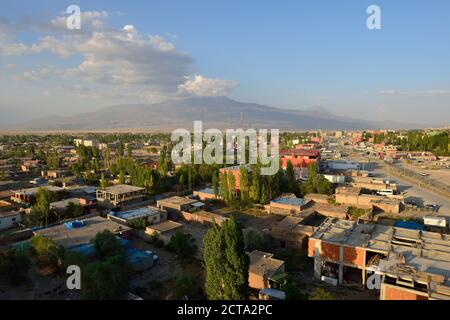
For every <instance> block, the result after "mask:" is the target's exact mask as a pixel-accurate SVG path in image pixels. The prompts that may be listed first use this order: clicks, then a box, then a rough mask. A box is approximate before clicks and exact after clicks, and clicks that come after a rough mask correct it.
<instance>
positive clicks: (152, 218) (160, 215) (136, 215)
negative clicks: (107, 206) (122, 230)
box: [107, 206, 167, 225]
mask: <svg viewBox="0 0 450 320" xmlns="http://www.w3.org/2000/svg"><path fill="white" fill-rule="evenodd" d="M107 218H108V219H109V220H112V221H115V222H117V223H120V224H123V225H129V223H130V222H132V221H137V220H140V219H145V220H147V221H148V223H149V224H150V225H153V224H158V223H161V222H163V221H166V220H167V211H165V210H161V209H159V208H155V207H151V206H147V207H144V208H137V209H132V210H127V211H122V212H114V211H111V212H110V213H109V214H108V215H107Z"/></svg>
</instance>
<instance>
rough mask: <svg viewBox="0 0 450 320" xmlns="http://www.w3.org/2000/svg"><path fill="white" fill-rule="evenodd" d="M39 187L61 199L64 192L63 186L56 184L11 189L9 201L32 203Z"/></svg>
mask: <svg viewBox="0 0 450 320" xmlns="http://www.w3.org/2000/svg"><path fill="white" fill-rule="evenodd" d="M40 188H43V189H45V190H47V191H49V192H53V193H54V194H55V195H56V197H57V198H58V199H61V198H62V197H63V195H64V192H65V189H64V188H60V187H56V186H43V187H38V188H29V189H20V190H15V191H13V194H12V196H11V201H14V202H17V203H23V204H28V205H32V204H34V203H35V202H36V194H37V192H38V190H39V189H40Z"/></svg>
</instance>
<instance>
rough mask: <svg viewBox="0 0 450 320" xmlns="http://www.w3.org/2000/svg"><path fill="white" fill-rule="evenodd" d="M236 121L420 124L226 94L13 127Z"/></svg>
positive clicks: (308, 125)
mask: <svg viewBox="0 0 450 320" xmlns="http://www.w3.org/2000/svg"><path fill="white" fill-rule="evenodd" d="M241 119H242V122H243V127H244V128H268V129H270V128H277V129H280V130H314V129H327V130H344V129H348V130H362V129H376V128H385V129H392V128H397V129H403V128H416V127H424V125H414V124H402V123H396V122H389V123H387V122H382V123H381V122H380V123H376V122H371V121H366V120H361V119H353V118H347V117H340V116H337V115H334V114H332V113H330V112H328V111H327V110H326V109H324V108H323V107H319V106H315V107H311V108H309V109H306V110H294V109H279V108H274V107H269V106H266V105H261V104H256V103H243V102H238V101H236V100H233V99H230V98H227V97H189V98H183V99H173V100H169V101H164V102H160V103H154V104H127V105H115V106H109V107H105V108H102V109H100V110H98V111H95V112H89V113H80V114H76V115H73V116H68V117H62V116H53V117H46V118H42V119H36V120H33V121H28V122H26V123H23V124H21V125H17V126H14V128H13V129H19V128H20V130H29V131H52V130H55V131H56V130H61V131H63V130H80V131H81V130H113V129H142V130H160V131H162V130H173V129H175V128H186V129H191V128H192V127H193V122H194V121H195V120H201V121H203V128H204V129H206V128H218V129H224V128H237V127H239V126H240V123H241Z"/></svg>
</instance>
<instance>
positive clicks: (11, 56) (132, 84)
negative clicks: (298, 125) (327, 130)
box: [0, 0, 450, 127]
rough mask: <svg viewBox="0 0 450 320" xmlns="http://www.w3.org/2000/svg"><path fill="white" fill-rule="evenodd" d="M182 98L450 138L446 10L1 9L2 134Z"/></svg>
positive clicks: (132, 4)
mask: <svg viewBox="0 0 450 320" xmlns="http://www.w3.org/2000/svg"><path fill="white" fill-rule="evenodd" d="M70 5H77V6H79V7H80V9H81V20H80V21H81V29H80V30H69V29H68V28H67V23H66V22H67V18H68V16H69V15H70V14H68V13H66V9H67V7H68V6H70ZM370 5H377V6H378V7H379V8H380V13H381V14H380V21H381V29H375V30H370V29H368V27H367V19H368V17H369V16H370V14H368V13H367V8H368V7H369V6H370ZM186 96H229V97H230V98H232V99H236V100H238V101H242V102H255V103H260V104H265V105H270V106H273V107H278V108H290V109H307V108H310V107H313V106H321V107H323V108H325V109H327V110H328V111H330V112H332V113H335V114H337V115H340V116H349V117H354V118H365V119H369V120H379V121H384V120H395V121H400V122H410V123H424V124H434V125H449V124H450V1H448V0H433V1H424V0H423V1H419V0H408V1H406V0H396V1H381V0H371V1H365V0H345V1H332V0H329V1H325V0H317V1H302V0H293V1H288V0H283V1H273V0H267V1H260V0H259V1H258V0H240V1H237V0H214V1H211V0H195V1H183V0H178V1H174V0H160V1H156V0H150V1H137V0H132V1H120V0H108V1H106V0H105V1H99V0H97V1H96V0H89V1H76V0H70V1H64V0H53V1H50V0H40V1H39V2H37V1H36V2H31V1H24V0H14V1H9V0H2V1H1V2H0V127H1V126H5V125H10V124H14V123H20V122H24V121H27V120H30V119H34V118H42V117H46V116H50V115H61V116H66V115H71V114H77V113H81V112H91V111H95V110H99V109H101V108H103V107H106V106H109V105H117V104H128V103H153V102H160V101H164V100H166V99H178V98H183V97H186Z"/></svg>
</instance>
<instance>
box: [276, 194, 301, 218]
mask: <svg viewBox="0 0 450 320" xmlns="http://www.w3.org/2000/svg"><path fill="white" fill-rule="evenodd" d="M309 203H310V202H309V201H307V200H305V199H303V198H297V197H296V196H295V195H294V194H290V195H284V196H281V197H279V198H276V199H273V200H272V201H270V214H278V215H292V214H296V213H300V212H301V211H302V210H303V209H304V208H305V207H307V206H308V204H309Z"/></svg>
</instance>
